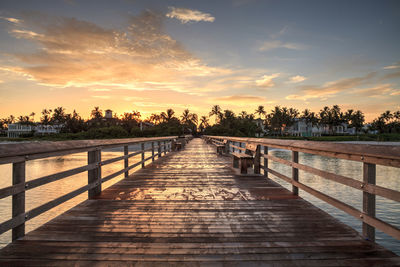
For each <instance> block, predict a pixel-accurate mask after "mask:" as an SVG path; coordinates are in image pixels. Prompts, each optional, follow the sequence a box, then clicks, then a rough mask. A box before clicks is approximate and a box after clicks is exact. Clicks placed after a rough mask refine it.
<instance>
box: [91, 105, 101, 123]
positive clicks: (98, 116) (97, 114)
mask: <svg viewBox="0 0 400 267" xmlns="http://www.w3.org/2000/svg"><path fill="white" fill-rule="evenodd" d="M90 114H91V116H92V119H95V120H99V119H101V118H103V111H102V110H101V109H100V108H99V107H94V109H93V110H92V112H91V113H90Z"/></svg>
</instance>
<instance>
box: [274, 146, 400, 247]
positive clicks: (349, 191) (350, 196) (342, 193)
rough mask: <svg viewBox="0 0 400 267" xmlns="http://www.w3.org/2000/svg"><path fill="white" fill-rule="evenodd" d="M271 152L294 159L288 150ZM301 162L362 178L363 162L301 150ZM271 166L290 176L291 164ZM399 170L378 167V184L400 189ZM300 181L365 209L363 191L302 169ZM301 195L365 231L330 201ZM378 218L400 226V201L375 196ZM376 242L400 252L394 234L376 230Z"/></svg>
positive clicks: (357, 222)
mask: <svg viewBox="0 0 400 267" xmlns="http://www.w3.org/2000/svg"><path fill="white" fill-rule="evenodd" d="M269 153H270V154H272V155H274V156H276V157H280V158H284V159H286V160H291V151H287V150H272V151H270V152H269ZM299 163H301V164H304V165H308V166H312V167H314V168H317V169H321V170H325V171H328V172H331V173H336V174H340V175H343V176H346V177H349V178H353V179H356V180H358V181H362V163H361V162H355V161H348V160H342V159H335V158H328V157H322V156H316V155H312V154H307V153H299ZM268 166H269V168H271V169H273V170H276V171H278V172H280V173H282V174H286V175H287V176H289V177H290V176H291V167H289V166H286V165H283V164H280V163H275V162H273V161H271V160H270V161H269V162H268ZM269 178H271V179H272V180H274V181H276V182H278V183H279V184H281V185H282V186H284V187H286V188H288V189H289V190H291V189H292V185H291V184H289V183H286V182H285V181H283V180H281V179H279V178H276V177H274V176H273V175H269ZM399 179H400V169H399V168H393V167H386V166H379V165H377V167H376V184H377V185H379V186H382V187H386V188H390V189H393V190H396V191H400V180H399ZM299 181H300V182H301V183H303V184H306V185H308V186H310V187H311V188H313V189H316V190H318V191H320V192H322V193H324V194H327V195H329V196H331V197H334V198H336V199H338V200H340V201H342V202H344V203H346V204H348V205H350V206H353V207H355V208H357V209H358V210H362V191H360V190H357V189H354V188H351V187H348V186H345V185H342V184H339V183H336V182H333V181H330V180H326V179H323V178H321V177H319V176H316V175H313V174H309V173H306V172H304V171H301V170H299ZM299 195H300V196H301V197H302V198H304V199H306V200H307V201H309V202H311V203H312V204H314V205H315V206H317V207H318V208H320V209H322V210H324V211H326V212H327V213H329V214H330V215H332V216H334V217H335V218H337V219H339V220H340V221H342V222H344V223H345V224H347V225H349V226H351V227H352V228H354V229H356V230H357V231H358V232H360V233H361V232H362V224H361V222H360V221H359V220H357V219H356V218H354V217H352V216H350V215H348V214H347V213H345V212H343V211H341V210H339V209H337V208H335V207H333V206H331V205H329V204H327V203H326V202H324V201H322V200H319V199H318V198H316V197H314V196H312V195H310V194H308V193H306V192H304V191H303V190H301V189H300V190H299ZM376 217H377V218H379V219H381V220H383V221H385V222H387V223H389V224H391V225H394V226H396V227H397V228H400V203H399V202H396V201H393V200H388V199H386V198H383V197H379V196H377V197H376ZM376 242H377V243H378V244H380V245H382V246H384V247H385V248H388V249H390V250H391V251H393V252H395V253H397V254H398V255H400V241H398V240H396V239H394V238H392V237H391V236H389V235H387V234H385V233H383V232H381V231H379V230H376Z"/></svg>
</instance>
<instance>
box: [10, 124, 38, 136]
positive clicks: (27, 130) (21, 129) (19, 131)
mask: <svg viewBox="0 0 400 267" xmlns="http://www.w3.org/2000/svg"><path fill="white" fill-rule="evenodd" d="M33 131H34V126H33V125H26V124H20V123H11V124H9V125H8V130H7V137H9V138H17V137H19V136H20V135H23V134H31V133H33Z"/></svg>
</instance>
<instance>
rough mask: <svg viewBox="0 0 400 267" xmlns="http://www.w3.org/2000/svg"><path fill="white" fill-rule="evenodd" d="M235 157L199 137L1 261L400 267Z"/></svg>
mask: <svg viewBox="0 0 400 267" xmlns="http://www.w3.org/2000/svg"><path fill="white" fill-rule="evenodd" d="M159 143H160V142H159ZM164 148H165V147H164ZM160 153H161V151H160V150H159V153H158V154H160ZM127 155H128V152H126V153H125V158H127ZM153 155H154V148H153ZM142 159H143V161H144V158H143V157H142ZM153 159H154V157H153ZM231 161H232V160H231V158H230V157H227V156H221V155H218V154H217V153H216V148H215V147H214V146H213V145H211V144H207V143H206V142H205V141H204V140H203V139H199V138H196V139H193V140H192V141H190V142H189V143H188V144H187V145H186V147H185V148H184V149H183V150H181V151H178V152H172V153H169V154H167V155H166V156H163V157H161V158H159V159H157V160H155V161H154V162H152V163H151V164H149V165H147V166H146V167H145V168H143V169H140V170H139V171H137V172H135V173H133V174H131V175H129V176H128V177H126V178H125V179H123V180H121V181H120V182H118V183H116V184H114V185H113V186H111V187H109V188H107V189H105V190H103V191H101V193H100V194H94V196H92V197H91V199H88V200H86V201H84V202H83V203H81V204H79V205H77V206H76V207H74V208H72V209H71V210H69V211H67V212H65V213H63V214H62V215H60V216H58V217H56V218H55V219H53V220H51V221H50V222H48V223H46V224H44V225H43V226H41V227H39V228H38V229H36V230H34V231H32V232H30V233H28V234H26V235H25V236H21V237H19V238H16V239H15V240H14V242H12V243H11V244H9V245H8V246H7V247H5V248H3V249H2V250H1V251H0V266H54V265H57V266H81V265H86V266H169V265H177V266H379V267H380V266H400V257H398V256H396V255H395V254H394V253H392V252H390V251H388V250H387V249H385V248H383V247H381V246H379V245H377V244H375V243H374V242H371V241H366V240H365V238H363V237H362V236H361V235H359V234H358V233H357V232H356V231H355V230H353V229H352V228H350V227H349V226H346V225H345V224H343V223H341V222H339V221H338V220H336V219H335V218H333V217H332V216H330V215H329V214H327V213H325V212H324V211H322V210H320V209H318V208H316V207H315V206H313V205H311V204H310V203H308V202H306V201H305V200H303V199H302V198H300V197H298V196H297V195H296V194H293V192H291V191H289V190H287V189H285V188H283V187H281V186H280V185H279V184H277V183H275V182H274V181H272V180H270V179H268V178H267V177H265V176H263V175H261V174H251V173H250V174H247V175H239V174H238V173H237V171H236V172H235V171H234V170H233V169H232V162H231ZM14 164H18V163H14ZM125 167H126V168H127V165H125ZM125 170H126V169H125ZM90 175H92V178H93V177H96V175H95V174H93V173H91V174H90ZM90 175H89V178H90ZM89 180H90V179H89ZM89 182H90V181H89ZM16 186H17V185H15V188H16ZM91 188H95V187H91ZM0 193H3V194H4V192H0ZM92 194H93V191H92ZM13 225H15V223H13ZM16 232H17V230H16Z"/></svg>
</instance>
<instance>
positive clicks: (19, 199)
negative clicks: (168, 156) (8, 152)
mask: <svg viewBox="0 0 400 267" xmlns="http://www.w3.org/2000/svg"><path fill="white" fill-rule="evenodd" d="M12 179H13V185H17V184H20V183H25V161H22V162H16V163H13V172H12ZM24 213H25V190H24V191H22V192H20V193H18V194H15V195H13V196H12V217H13V218H14V217H17V216H18V215H21V214H24ZM24 235H25V222H24V223H23V224H20V225H18V226H17V227H15V228H13V229H12V241H14V240H17V239H18V238H21V237H23V236H24Z"/></svg>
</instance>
